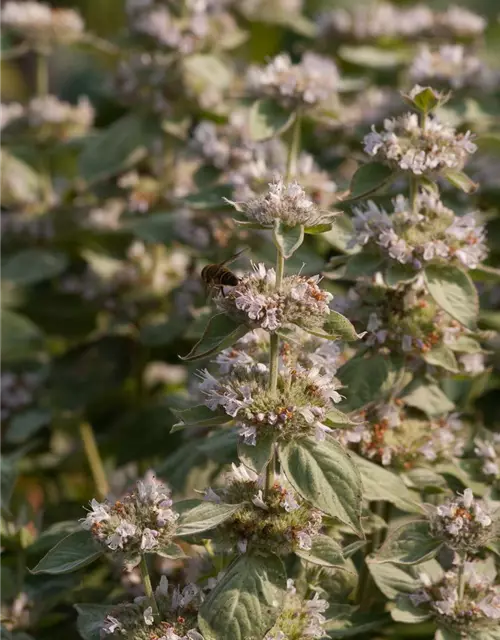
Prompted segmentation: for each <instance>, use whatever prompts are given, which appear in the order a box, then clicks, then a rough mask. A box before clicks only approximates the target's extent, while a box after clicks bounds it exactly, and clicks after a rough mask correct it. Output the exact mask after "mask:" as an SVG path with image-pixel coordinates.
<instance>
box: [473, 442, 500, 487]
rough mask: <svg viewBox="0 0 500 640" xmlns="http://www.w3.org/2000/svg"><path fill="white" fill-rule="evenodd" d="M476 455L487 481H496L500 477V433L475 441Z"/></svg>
mask: <svg viewBox="0 0 500 640" xmlns="http://www.w3.org/2000/svg"><path fill="white" fill-rule="evenodd" d="M474 453H475V454H476V456H477V457H478V458H479V459H480V460H481V471H482V473H483V475H484V476H486V478H487V480H490V481H495V480H496V479H497V478H498V477H499V476H500V433H491V434H488V437H483V438H481V437H477V438H475V439H474Z"/></svg>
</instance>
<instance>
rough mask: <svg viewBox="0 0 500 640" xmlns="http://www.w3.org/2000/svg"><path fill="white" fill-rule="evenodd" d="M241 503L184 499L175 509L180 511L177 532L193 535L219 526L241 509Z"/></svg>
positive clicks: (180, 534)
mask: <svg viewBox="0 0 500 640" xmlns="http://www.w3.org/2000/svg"><path fill="white" fill-rule="evenodd" d="M240 507H241V505H240V504H223V503H216V502H209V501H208V500H182V501H181V502H176V503H175V505H174V509H175V511H176V512H177V513H180V517H179V519H178V520H177V530H176V534H177V535H178V536H192V535H194V534H195V533H202V532H203V531H209V530H210V529H213V528H215V527H217V526H218V525H219V524H221V523H222V522H224V521H225V520H227V519H228V518H230V517H231V516H232V515H233V513H235V512H236V511H238V509H240Z"/></svg>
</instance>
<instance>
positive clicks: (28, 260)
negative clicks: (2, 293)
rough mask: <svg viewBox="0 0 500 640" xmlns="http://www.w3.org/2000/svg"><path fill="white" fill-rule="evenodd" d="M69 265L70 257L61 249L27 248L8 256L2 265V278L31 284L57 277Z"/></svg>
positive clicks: (19, 283)
mask: <svg viewBox="0 0 500 640" xmlns="http://www.w3.org/2000/svg"><path fill="white" fill-rule="evenodd" d="M67 266H68V258H67V257H66V256H65V255H64V253H61V252H60V251H46V250H45V249H25V250H24V251H20V252H19V253H16V254H15V255H14V256H12V257H11V258H7V260H6V261H5V262H4V264H3V266H2V279H3V280H9V282H12V283H13V284H17V285H31V284H36V283H37V282H42V281H43V280H48V279H50V278H55V277H56V276H58V275H60V274H61V273H62V272H63V271H64V270H65V269H66V267H67Z"/></svg>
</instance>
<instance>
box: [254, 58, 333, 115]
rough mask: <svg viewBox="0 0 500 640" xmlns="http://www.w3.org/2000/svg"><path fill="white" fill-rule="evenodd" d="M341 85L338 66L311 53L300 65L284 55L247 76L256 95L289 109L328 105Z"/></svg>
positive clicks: (255, 68)
mask: <svg viewBox="0 0 500 640" xmlns="http://www.w3.org/2000/svg"><path fill="white" fill-rule="evenodd" d="M338 83H339V73H338V70H337V67H336V65H335V63H334V62H333V61H332V60H330V59H329V58H324V57H322V56H319V55H318V54H316V53H312V52H309V51H308V52H306V53H305V54H304V55H303V57H302V60H301V61H300V63H298V64H293V63H292V60H291V58H290V56H289V55H288V54H287V53H282V54H280V55H278V56H276V57H275V58H273V60H271V62H269V64H268V65H267V66H266V67H256V66H252V67H250V68H249V70H248V74H247V86H248V89H249V91H250V92H251V93H252V94H253V95H255V96H257V97H270V98H275V99H276V100H278V101H279V102H280V103H282V104H283V105H284V106H286V107H289V108H295V107H297V106H306V107H313V106H315V105H318V104H319V103H325V102H328V100H330V99H331V98H332V97H333V96H335V94H336V92H337V90H338Z"/></svg>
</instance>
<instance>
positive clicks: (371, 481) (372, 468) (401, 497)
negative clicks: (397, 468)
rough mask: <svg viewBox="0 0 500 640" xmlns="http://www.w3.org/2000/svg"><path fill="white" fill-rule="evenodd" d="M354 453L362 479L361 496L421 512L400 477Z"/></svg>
mask: <svg viewBox="0 0 500 640" xmlns="http://www.w3.org/2000/svg"><path fill="white" fill-rule="evenodd" d="M353 455H354V461H355V464H356V466H357V467H358V469H359V471H360V473H361V478H362V481H363V497H364V498H365V499H366V500H368V501H370V502H372V501H377V502H378V501H386V502H390V503H391V504H393V505H394V506H396V507H397V508H398V509H401V510H402V511H406V512H409V513H421V510H420V508H419V506H418V503H417V501H416V500H415V498H414V497H413V495H412V493H411V492H410V490H409V489H408V488H407V487H406V486H405V485H404V483H403V482H401V478H400V477H399V476H397V475H396V474H395V473H392V471H389V470H387V469H384V468H383V467H380V466H379V465H377V464H374V463H373V462H370V461H369V460H366V459H365V458H362V457H361V456H357V455H355V454H353Z"/></svg>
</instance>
